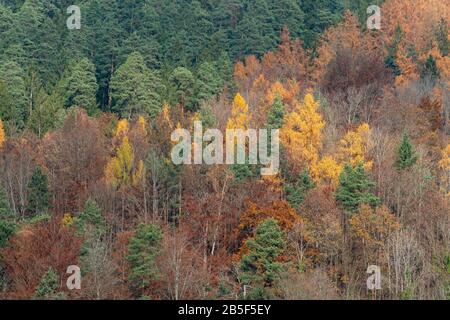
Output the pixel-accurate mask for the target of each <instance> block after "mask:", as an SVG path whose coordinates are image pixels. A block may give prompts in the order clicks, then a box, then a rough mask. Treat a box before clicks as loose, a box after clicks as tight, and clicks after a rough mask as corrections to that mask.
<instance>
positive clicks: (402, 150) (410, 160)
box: [395, 133, 417, 171]
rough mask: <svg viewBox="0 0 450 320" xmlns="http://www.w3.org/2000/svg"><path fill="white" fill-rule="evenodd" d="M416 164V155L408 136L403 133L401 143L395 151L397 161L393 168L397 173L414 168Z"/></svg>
mask: <svg viewBox="0 0 450 320" xmlns="http://www.w3.org/2000/svg"><path fill="white" fill-rule="evenodd" d="M416 162H417V153H416V152H415V150H414V147H413V145H412V144H411V142H410V140H409V136H408V135H407V134H406V133H405V134H404V135H403V139H402V142H401V143H400V146H399V148H398V151H397V160H396V161H395V168H396V169H397V170H398V171H402V170H406V169H409V168H411V167H412V166H414V164H415V163H416Z"/></svg>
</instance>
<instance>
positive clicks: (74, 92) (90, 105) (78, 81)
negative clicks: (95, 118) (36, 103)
mask: <svg viewBox="0 0 450 320" xmlns="http://www.w3.org/2000/svg"><path fill="white" fill-rule="evenodd" d="M97 90H98V85H97V80H96V78H95V66H94V64H93V63H92V62H90V61H89V60H88V59H86V58H83V59H81V60H80V61H79V62H78V63H76V64H75V66H74V68H73V69H72V70H70V75H69V77H68V79H67V83H66V88H65V103H64V104H65V107H72V106H76V107H83V108H85V109H86V110H87V111H88V113H89V114H91V115H92V114H94V113H95V111H96V110H97V107H96V106H97V102H96V95H97Z"/></svg>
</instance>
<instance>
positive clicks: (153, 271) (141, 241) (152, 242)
mask: <svg viewBox="0 0 450 320" xmlns="http://www.w3.org/2000/svg"><path fill="white" fill-rule="evenodd" d="M161 237H162V231H161V229H160V228H159V227H157V226H155V225H145V224H140V225H139V226H138V227H137V229H136V232H135V234H134V236H133V237H132V238H131V239H130V242H129V245H128V256H127V260H128V262H129V264H130V267H131V273H130V277H129V278H130V281H131V282H132V284H133V286H134V287H135V289H136V290H138V292H140V291H142V290H143V289H144V288H145V287H147V286H148V285H149V283H150V281H151V280H152V279H155V278H156V277H157V276H158V272H159V271H158V267H157V266H156V258H157V256H158V255H159V253H160V242H161Z"/></svg>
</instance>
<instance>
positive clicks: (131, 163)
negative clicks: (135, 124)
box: [105, 137, 144, 189]
mask: <svg viewBox="0 0 450 320" xmlns="http://www.w3.org/2000/svg"><path fill="white" fill-rule="evenodd" d="M143 170H144V163H143V162H142V160H141V161H139V162H138V163H137V164H135V158H134V151H133V146H132V145H131V144H130V142H129V140H128V137H124V138H123V140H122V144H121V145H120V146H118V147H117V149H116V156H115V157H112V158H111V160H110V161H109V162H108V164H107V165H106V168H105V177H106V181H107V182H108V183H109V184H110V185H112V186H114V187H115V188H117V189H123V188H126V187H129V186H131V185H135V184H136V183H137V182H138V181H139V179H140V177H142V174H143Z"/></svg>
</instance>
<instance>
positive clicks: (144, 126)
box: [136, 116, 147, 135]
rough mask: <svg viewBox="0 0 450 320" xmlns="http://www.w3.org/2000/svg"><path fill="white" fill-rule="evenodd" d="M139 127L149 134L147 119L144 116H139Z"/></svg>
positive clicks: (137, 123)
mask: <svg viewBox="0 0 450 320" xmlns="http://www.w3.org/2000/svg"><path fill="white" fill-rule="evenodd" d="M136 125H137V127H138V129H139V130H140V131H141V132H142V133H143V134H144V135H147V121H145V118H144V117H143V116H139V117H138V119H137V122H136Z"/></svg>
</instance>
